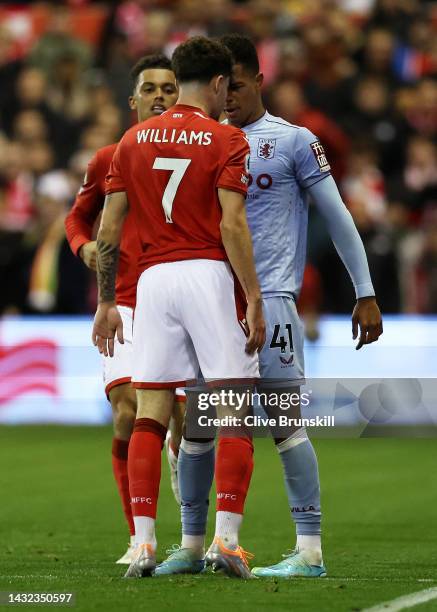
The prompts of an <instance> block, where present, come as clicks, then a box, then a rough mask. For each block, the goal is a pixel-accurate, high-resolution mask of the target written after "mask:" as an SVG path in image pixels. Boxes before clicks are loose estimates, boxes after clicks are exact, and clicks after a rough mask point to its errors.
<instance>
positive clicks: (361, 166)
mask: <svg viewBox="0 0 437 612" xmlns="http://www.w3.org/2000/svg"><path fill="white" fill-rule="evenodd" d="M376 162H377V157H376V153H375V151H374V150H373V149H372V148H370V147H368V146H366V145H361V146H360V145H358V144H356V145H355V147H354V149H353V151H352V152H351V154H350V156H349V164H348V172H347V174H346V176H345V178H344V180H343V182H342V184H341V189H342V193H343V196H344V199H345V202H346V204H347V206H348V208H349V210H350V212H351V214H352V216H353V217H355V216H357V217H359V218H360V219H363V216H364V214H365V217H366V221H367V220H368V221H369V223H382V222H383V220H384V217H385V213H386V197H385V186H384V179H383V176H382V173H381V171H380V170H379V169H378V166H377V163H376ZM363 225H364V221H363Z"/></svg>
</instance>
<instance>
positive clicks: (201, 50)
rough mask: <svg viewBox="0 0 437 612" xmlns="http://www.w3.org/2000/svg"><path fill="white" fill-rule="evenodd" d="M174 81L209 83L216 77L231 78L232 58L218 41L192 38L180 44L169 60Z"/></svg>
mask: <svg viewBox="0 0 437 612" xmlns="http://www.w3.org/2000/svg"><path fill="white" fill-rule="evenodd" d="M171 64H172V67H173V71H174V73H175V75H176V79H177V80H178V81H179V82H180V83H189V82H191V81H198V82H200V83H209V81H210V80H211V79H212V78H213V77H215V76H218V75H223V76H225V77H229V76H231V72H232V56H231V53H230V52H229V50H228V49H226V47H224V46H223V45H222V44H221V43H220V42H219V41H217V40H211V39H209V38H205V37H204V36H193V38H190V39H188V40H187V41H185V42H184V43H182V44H180V45H179V46H178V47H177V48H176V49H175V51H174V53H173V57H172V59H171Z"/></svg>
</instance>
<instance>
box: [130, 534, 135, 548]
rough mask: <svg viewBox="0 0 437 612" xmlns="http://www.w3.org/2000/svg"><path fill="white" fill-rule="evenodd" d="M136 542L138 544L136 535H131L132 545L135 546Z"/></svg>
mask: <svg viewBox="0 0 437 612" xmlns="http://www.w3.org/2000/svg"><path fill="white" fill-rule="evenodd" d="M135 544H136V540H135V535H131V537H130V545H131V546H135Z"/></svg>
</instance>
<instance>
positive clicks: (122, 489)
mask: <svg viewBox="0 0 437 612" xmlns="http://www.w3.org/2000/svg"><path fill="white" fill-rule="evenodd" d="M128 448H129V440H120V439H119V438H113V440H112V471H113V473H114V478H115V482H116V483H117V487H118V493H119V495H120V499H121V504H122V506H123V512H124V516H125V517H126V521H127V523H128V525H129V532H130V534H131V535H134V534H135V526H134V521H133V518H132V509H131V505H130V493H129V477H128V475H127V454H128Z"/></svg>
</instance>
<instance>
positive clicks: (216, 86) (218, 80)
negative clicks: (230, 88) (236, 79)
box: [213, 74, 224, 94]
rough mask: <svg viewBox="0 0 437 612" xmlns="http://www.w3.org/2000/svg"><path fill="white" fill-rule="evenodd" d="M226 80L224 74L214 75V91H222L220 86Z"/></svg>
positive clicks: (216, 92)
mask: <svg viewBox="0 0 437 612" xmlns="http://www.w3.org/2000/svg"><path fill="white" fill-rule="evenodd" d="M223 81H224V76H223V75H222V74H219V75H218V76H216V77H213V89H214V93H215V94H218V92H219V91H220V86H221V85H222V83H223Z"/></svg>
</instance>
